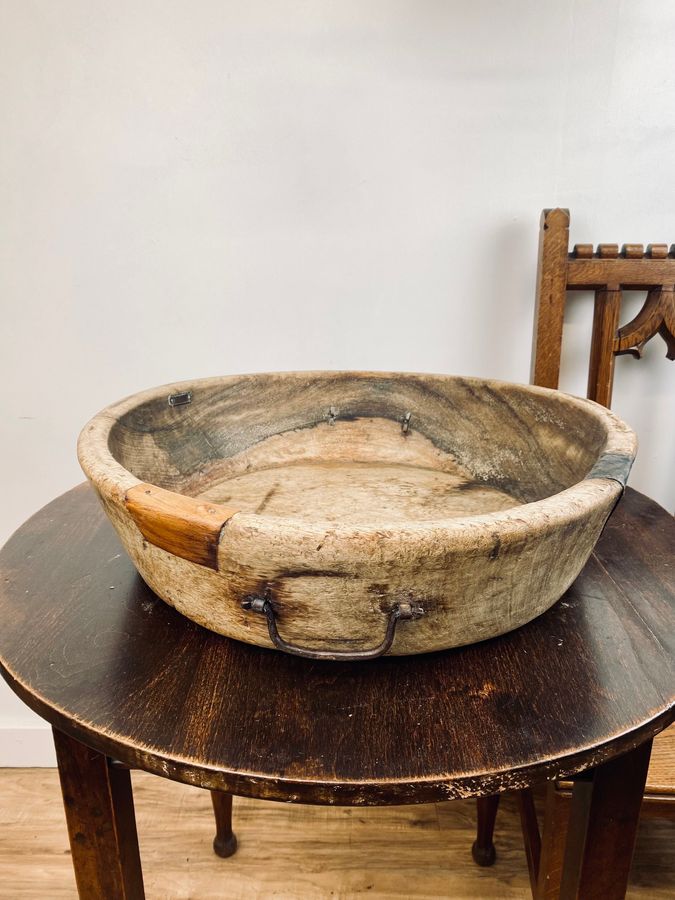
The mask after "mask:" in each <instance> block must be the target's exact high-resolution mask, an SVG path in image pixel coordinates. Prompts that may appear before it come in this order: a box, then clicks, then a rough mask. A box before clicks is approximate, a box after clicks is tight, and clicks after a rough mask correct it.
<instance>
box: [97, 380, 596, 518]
mask: <svg viewBox="0 0 675 900" xmlns="http://www.w3.org/2000/svg"><path fill="white" fill-rule="evenodd" d="M606 441H607V425H606V423H605V422H604V421H603V419H602V417H601V416H599V415H598V414H597V412H596V411H595V409H594V407H593V406H591V405H590V404H586V403H584V401H578V400H575V399H574V398H571V397H568V396H566V395H564V394H559V393H555V392H545V391H540V390H538V389H532V388H529V387H526V386H521V385H511V384H506V383H499V382H490V381H482V380H478V379H466V378H453V377H449V376H417V375H381V374H370V373H369V374H354V373H330V372H328V373H316V374H307V373H297V374H296V373H284V374H277V375H255V376H241V377H235V378H224V379H221V380H211V381H209V382H206V383H201V384H200V383H199V382H197V383H196V384H195V385H193V386H191V399H190V402H188V403H183V404H182V405H175V406H172V405H170V403H169V402H168V395H167V392H166V390H161V389H160V390H158V391H157V392H156V393H153V394H152V395H151V396H150V397H149V398H148V395H145V396H144V398H143V399H142V400H139V402H138V403H136V404H134V403H133V402H132V404H131V406H130V407H129V408H127V409H126V411H125V412H124V413H123V414H122V415H121V416H120V417H119V419H118V420H117V421H116V422H115V423H114V424H113V426H112V428H111V430H110V435H109V448H110V450H111V452H112V455H113V456H114V457H115V459H116V460H117V461H118V462H119V463H120V464H121V465H122V466H123V467H124V468H126V469H127V470H128V471H130V472H131V473H132V474H133V475H135V476H136V477H137V478H139V479H141V480H142V481H147V482H150V483H152V484H155V485H158V486H159V487H163V488H166V489H168V490H173V491H177V492H179V493H183V494H187V495H189V496H192V497H200V498H205V499H208V500H210V501H212V502H220V503H223V504H226V505H227V506H228V507H230V508H236V509H240V510H243V511H246V512H250V513H257V514H259V515H263V516H284V517H287V518H288V517H290V518H294V519H299V520H307V521H314V522H316V521H317V520H320V521H328V522H336V523H337V522H348V523H361V522H363V523H370V524H382V525H385V524H386V523H389V524H391V523H393V522H411V521H414V520H418V521H422V520H437V519H443V518H451V517H456V516H467V515H474V514H478V513H489V512H496V511H498V510H503V509H507V508H509V507H514V506H518V505H520V504H523V503H528V502H532V501H535V500H540V499H543V498H544V497H547V496H550V495H552V494H555V493H558V492H559V491H561V490H564V489H565V488H568V487H570V486H572V485H573V484H576V483H577V482H578V481H580V480H582V479H583V478H584V477H585V476H586V475H587V474H588V472H589V470H590V469H591V468H592V466H593V464H594V463H595V462H596V460H597V458H598V456H599V455H600V454H601V453H602V451H603V449H604V447H605V444H606Z"/></svg>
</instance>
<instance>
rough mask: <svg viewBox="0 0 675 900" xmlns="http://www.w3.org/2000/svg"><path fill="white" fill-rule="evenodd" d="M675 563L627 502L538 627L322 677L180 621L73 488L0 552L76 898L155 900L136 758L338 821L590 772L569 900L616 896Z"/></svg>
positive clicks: (17, 652)
mask: <svg viewBox="0 0 675 900" xmlns="http://www.w3.org/2000/svg"><path fill="white" fill-rule="evenodd" d="M674 555H675V522H674V520H673V518H672V517H671V516H670V515H669V514H668V513H667V512H665V510H663V509H661V508H660V507H659V506H658V505H657V504H656V503H654V502H653V501H651V500H649V499H647V498H646V497H644V496H642V495H640V494H638V493H636V492H634V491H630V490H629V491H627V493H626V496H625V497H624V498H623V500H622V501H621V503H620V504H619V506H618V508H617V510H616V512H615V514H614V515H613V517H612V518H611V519H610V522H609V524H608V526H607V528H606V529H605V532H604V534H603V537H602V539H601V541H600V543H599V544H598V547H597V549H596V552H595V553H594V555H593V556H592V557H591V560H590V561H589V563H588V565H587V566H586V568H585V570H584V572H583V573H582V575H581V576H580V577H579V578H578V580H577V581H576V582H575V584H574V585H573V587H572V588H571V589H570V590H569V591H568V593H567V594H566V595H565V597H564V598H563V599H562V600H561V601H560V602H559V603H558V604H556V605H555V606H554V607H553V608H552V609H551V610H550V611H549V612H547V613H546V614H545V615H543V616H541V617H540V618H539V619H537V620H536V621H534V622H532V623H530V624H529V625H527V626H525V627H523V628H521V629H519V630H517V631H514V632H511V633H510V634H507V635H505V636H503V637H501V638H496V639H494V640H491V641H486V642H484V643H482V644H477V645H473V646H468V647H462V648H459V649H455V650H450V651H446V652H443V653H435V654H431V655H426V656H417V657H398V658H383V659H380V660H378V661H376V662H367V663H332V662H312V661H307V660H302V659H298V658H295V657H291V656H287V655H284V654H283V653H279V652H276V651H271V650H265V649H261V648H258V647H254V646H249V645H246V644H242V643H238V642H236V641H232V640H229V639H227V638H224V637H222V636H220V635H217V634H215V633H212V632H210V631H206V630H204V629H202V628H200V627H199V626H198V625H196V624H194V623H193V622H191V621H189V620H188V619H186V618H183V617H182V616H181V615H179V614H178V613H177V612H175V611H174V610H173V609H172V608H170V607H169V606H167V605H166V604H164V603H163V602H162V601H161V600H159V599H158V598H157V597H155V595H154V594H153V593H152V592H151V591H150V589H149V588H148V587H147V586H146V585H145V584H144V583H143V581H142V580H141V578H140V577H139V576H138V575H137V573H136V571H135V569H134V568H133V566H132V564H131V562H130V561H129V559H128V557H127V556H126V555H125V553H124V552H123V550H122V548H121V546H120V544H119V541H118V539H117V536H116V535H115V532H114V531H113V529H112V527H111V525H110V524H109V522H108V520H107V519H106V517H105V516H104V514H103V512H102V510H101V509H100V508H99V505H98V502H97V500H96V497H95V496H94V494H93V492H92V491H91V490H90V488H89V487H88V486H87V485H82V486H80V487H78V488H75V489H74V490H72V491H69V492H68V493H67V494H65V495H64V496H62V497H60V498H59V499H57V500H55V501H54V502H52V503H50V504H49V505H48V506H46V507H45V508H44V509H43V510H41V511H40V512H39V513H37V514H36V515H35V516H33V518H32V519H30V520H29V521H28V522H27V523H26V524H25V525H24V526H23V527H22V528H20V529H19V531H17V532H16V534H15V535H14V536H13V537H12V538H11V539H10V541H9V542H8V543H7V545H6V546H5V548H4V549H3V550H2V552H1V553H0V616H1V619H2V628H1V629H0V662H1V664H2V669H3V674H4V677H5V678H6V680H7V681H8V683H9V684H10V686H11V687H12V688H13V689H14V691H15V692H16V693H17V694H18V695H19V696H20V697H21V698H22V699H23V700H24V701H25V702H26V703H27V704H28V705H29V706H30V707H31V708H32V709H34V710H35V711H36V712H37V713H38V714H39V715H41V716H42V717H43V718H45V719H47V720H48V721H49V722H50V723H51V724H52V725H53V726H54V729H55V741H56V747H57V756H58V761H59V768H60V774H61V780H62V787H63V793H64V800H65V807H66V814H67V819H68V826H69V833H70V838H71V846H72V849H73V863H74V866H75V870H76V877H77V882H78V888H79V890H80V895H81V896H83V897H105V898H112V897H123V898H131V897H134V898H135V897H142V896H143V883H142V876H141V869H140V862H139V856H138V845H137V839H136V830H135V824H134V816H133V801H132V798H131V787H130V780H129V775H128V770H127V769H126V768H123V767H120V766H118V765H112V764H111V760H119V761H121V762H122V763H124V764H126V765H127V766H130V767H134V768H140V769H144V770H146V771H149V772H154V773H156V774H158V775H163V776H165V777H168V778H172V779H175V780H178V781H184V782H187V783H189V784H194V785H199V786H201V787H205V788H211V789H215V790H218V791H225V792H230V793H234V794H239V795H243V796H247V797H257V798H260V799H273V800H285V801H293V802H299V803H319V804H342V805H359V804H363V805H368V804H373V805H374V804H396V803H422V802H429V801H437V800H452V799H453V798H457V797H472V796H475V797H485V796H488V795H491V794H495V793H498V792H501V791H505V790H508V789H510V788H518V787H524V786H527V785H531V784H533V783H535V782H537V781H541V780H544V779H552V778H559V777H561V776H568V775H572V774H574V773H578V772H580V771H582V770H588V769H592V772H591V775H590V776H589V778H591V779H592V778H594V777H596V776H598V773H600V775H601V776H602V777H601V778H600V777H598V784H600V785H601V786H602V789H598V790H597V791H595V792H593V794H592V797H591V800H590V802H589V803H587V804H586V805H585V807H584V810H583V822H579V823H576V824H575V828H577V827H580V828H582V830H583V835H582V838H583V839H580V840H575V841H568V848H567V857H568V858H567V859H566V867H569V869H570V871H572V872H576V874H575V875H574V877H571V876H570V877H568V879H567V887H566V888H565V890H566V892H567V893H566V896H583V897H595V896H597V897H603V898H605V900H606V898H608V897H614V896H619V895H620V888H621V883H623V889H624V890H625V881H626V879H627V877H628V868H629V865H630V853H629V854H628V862H626V859H625V856H626V846H629V849H632V843H633V839H634V834H635V828H636V823H637V817H638V813H639V802H640V797H641V793H642V786H643V785H644V778H645V775H646V768H647V764H648V760H649V745H650V741H651V738H652V736H653V735H654V734H655V733H657V732H658V731H659V730H661V729H662V728H664V727H665V726H666V725H667V724H668V723H669V722H670V721H671V720H672V718H673V695H674V690H673V689H674V679H673V643H674V642H675V558H674ZM668 559H670V564H668V563H667V562H664V560H666V561H667V560H668ZM645 748H646V750H645ZM617 758H618V760H617ZM626 761H628V763H629V764H628V765H627V763H626ZM615 782H621V783H615ZM610 789H611V790H610ZM617 796H619V798H620V801H619V802H620V807H621V808H620V815H619V817H618V824H617V816H616V805H617V800H616V798H617ZM608 816H609V818H608ZM610 819H611V822H610ZM608 822H609V823H610V827H608ZM617 829H618V831H617ZM617 834H620V836H621V838H622V839H621V840H617ZM598 855H600V857H601V859H602V865H594V863H593V860H594V859H596V858H598ZM608 868H609V870H611V872H612V880H611V884H612V885H613V887H611V890H610V889H609V888H608V887H607V886H608V885H609V884H610V881H608V880H607V879H608V876H606V875H605V876H603V871H605V872H606V871H607V870H608ZM617 873H618V876H617ZM624 876H625V877H624ZM617 877H618V880H617ZM603 878H604V881H603ZM573 883H574V889H573V890H574V891H576V893H572V888H570V885H571V884H573ZM617 884H618V885H619V888H618V889H617V887H616V885H617ZM617 891H619V892H617Z"/></svg>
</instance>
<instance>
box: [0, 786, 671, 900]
mask: <svg viewBox="0 0 675 900" xmlns="http://www.w3.org/2000/svg"><path fill="white" fill-rule="evenodd" d="M131 778H132V782H133V786H134V800H135V805H136V818H137V821H138V832H139V839H140V845H141V857H142V860H143V874H144V879H145V889H146V895H147V897H148V900H223V897H227V898H228V900H269V898H271V897H274V898H277V900H331V898H333V900H334V898H336V897H339V898H340V900H352V898H357V897H358V898H360V897H368V898H376V900H431V898H451V900H527V898H528V897H529V896H530V889H529V884H528V876H527V866H526V864H525V855H524V853H523V846H522V840H521V837H520V824H519V820H518V813H517V811H516V807H515V802H514V799H513V798H512V797H510V796H505V797H504V798H503V799H502V804H501V809H500V813H499V817H498V820H497V830H496V835H495V837H496V841H497V846H498V854H499V855H498V860H497V863H496V864H495V865H494V866H492V867H491V868H480V867H479V866H477V865H476V864H475V863H474V861H473V860H472V858H471V855H470V853H469V848H470V846H471V841H472V840H473V829H474V827H475V811H474V803H473V801H470V800H464V801H462V800H458V801H455V802H453V803H437V804H428V805H427V804H422V805H420V806H414V807H410V806H408V807H405V806H399V807H396V806H393V807H386V808H379V809H353V808H352V809H349V808H346V809H335V808H326V807H309V806H296V805H289V804H287V803H258V802H257V801H254V800H245V799H237V798H235V804H234V825H235V828H236V831H237V834H238V836H239V843H240V846H239V849H238V851H237V853H236V854H235V855H234V856H232V857H231V858H230V859H227V860H223V859H219V858H218V857H217V856H216V855H215V854H214V852H213V850H212V849H211V840H212V838H213V820H212V817H211V808H210V801H209V797H208V794H207V793H206V792H205V791H200V790H197V789H195V788H192V787H188V786H186V785H181V784H176V783H172V782H170V781H167V780H166V779H164V778H155V777H154V776H151V775H147V774H145V773H143V772H132V773H131ZM0 831H1V833H2V840H1V841H0V898H2V900H75V898H76V891H75V881H74V878H73V870H72V865H71V858H70V853H69V850H68V836H67V832H66V827H65V821H64V817H63V805H62V803H61V796H60V791H59V783H58V776H57V774H56V771H55V770H54V769H0ZM674 885H675V841H673V825H672V823H670V822H662V821H659V820H656V819H650V820H648V821H644V822H642V823H641V827H640V832H639V834H638V845H637V849H636V853H635V857H634V861H633V869H632V874H631V881H630V885H629V890H628V898H629V900H671V898H672V893H673V886H674Z"/></svg>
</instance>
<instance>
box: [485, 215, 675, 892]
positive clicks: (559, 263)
mask: <svg viewBox="0 0 675 900" xmlns="http://www.w3.org/2000/svg"><path fill="white" fill-rule="evenodd" d="M569 223H570V215H569V211H568V210H566V209H550V210H544V212H543V214H542V219H541V231H540V240H539V267H538V274H537V300H536V312H535V329H534V347H533V353H532V373H531V380H532V382H533V383H534V384H538V385H540V386H542V387H549V388H557V387H558V381H559V377H560V358H561V351H562V335H563V317H564V310H565V302H566V298H567V292H568V291H589V290H592V291H594V292H595V310H594V316H593V333H592V339H591V352H590V364H589V375H588V392H587V396H588V397H589V398H590V399H591V400H595V401H596V402H598V403H602V404H603V405H604V406H607V407H609V406H610V404H611V400H612V385H613V380H614V360H615V357H616V356H618V355H620V354H624V353H629V354H632V355H633V356H635V357H637V358H638V359H639V358H640V356H641V354H642V349H643V347H644V346H645V344H646V343H647V342H648V341H650V340H651V339H652V338H653V337H654V336H655V335H657V334H659V335H660V336H661V337H662V338H663V339H664V341H665V342H666V347H667V352H666V356H667V358H668V359H671V360H672V359H675V293H674V291H675V244H673V245H672V246H671V247H670V249H669V248H668V245H667V244H650V245H649V246H648V247H647V249H646V250H645V248H644V246H643V245H642V244H624V245H623V247H622V248H621V249H619V245H618V244H599V245H598V247H597V249H596V250H594V248H593V245H592V244H575V246H574V248H573V250H572V251H571V252H570V251H569ZM624 290H644V291H646V292H647V295H646V299H645V302H644V304H643V306H642V308H641V309H640V311H639V313H638V314H637V315H636V316H635V317H634V318H633V319H632V320H631V321H630V322H628V323H627V324H626V325H623V326H622V327H619V322H620V315H621V299H622V292H623V291H624ZM581 779H583V776H581ZM577 780H580V779H577ZM572 787H573V782H571V781H564V782H554V783H552V784H550V785H549V786H548V792H547V798H546V808H545V814H544V815H545V820H544V830H543V835H542V836H540V832H539V827H538V823H537V816H536V813H535V808H534V801H533V797H532V793H531V791H530V790H529V789H526V790H523V791H520V792H519V794H518V803H519V808H520V815H521V821H522V825H523V836H524V839H525V849H526V855H527V861H528V867H529V869H530V880H531V884H532V890H533V894H534V895H535V897H536V896H537V887H536V886H537V883H538V882H539V889H538V890H539V893H538V898H540V900H541V898H549V897H557V896H558V894H559V891H560V884H561V873H562V860H563V854H564V849H565V840H566V834H567V824H568V821H569V818H570V812H571V807H572V804H571V797H572ZM578 802H581V801H578ZM498 804H499V796H498V795H496V796H494V797H485V798H482V799H480V800H479V801H478V829H477V837H476V842H475V844H474V848H473V855H474V859H475V860H476V862H477V863H478V864H479V865H491V864H492V863H493V862H494V860H495V850H494V844H493V840H492V838H493V831H494V824H495V818H496V815H497V808H498ZM642 815H645V816H646V815H650V816H666V817H668V818H672V819H675V726H671V727H670V728H668V729H666V730H665V731H663V732H661V734H659V735H657V737H656V738H655V740H654V744H653V749H652V755H651V761H650V765H649V773H648V776H647V784H646V788H645V794H644V801H643V805H642ZM540 870H541V872H542V875H543V877H541V878H540V877H539V873H540ZM544 873H545V874H544Z"/></svg>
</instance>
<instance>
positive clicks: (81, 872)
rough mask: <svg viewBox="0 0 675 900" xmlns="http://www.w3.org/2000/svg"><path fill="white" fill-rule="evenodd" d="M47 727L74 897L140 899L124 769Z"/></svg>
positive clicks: (140, 879)
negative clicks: (58, 782) (56, 770)
mask: <svg viewBox="0 0 675 900" xmlns="http://www.w3.org/2000/svg"><path fill="white" fill-rule="evenodd" d="M53 731H54V746H55V748H56V760H57V763H58V766H59V778H60V779H61V791H62V793H63V805H64V807H65V811H66V822H67V824H68V836H69V838H70V849H71V851H72V858H73V868H74V869H75V881H76V883H77V890H78V894H79V896H80V897H81V898H83V900H110V898H111V897H115V898H116V900H143V898H144V897H145V893H144V890H143V874H142V872H141V859H140V855H139V852H138V835H137V833H136V819H135V816H134V801H133V795H132V792H131V776H130V774H129V770H128V769H125V768H121V767H114V766H112V765H111V764H110V762H111V761H110V760H109V759H108V757H106V756H104V755H103V754H102V753H98V752H97V751H96V750H91V749H90V748H89V747H85V745H84V744H81V743H80V742H79V741H76V740H74V739H73V738H70V737H68V736H67V735H65V734H63V733H62V732H60V731H57V730H56V729H54V730H53Z"/></svg>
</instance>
